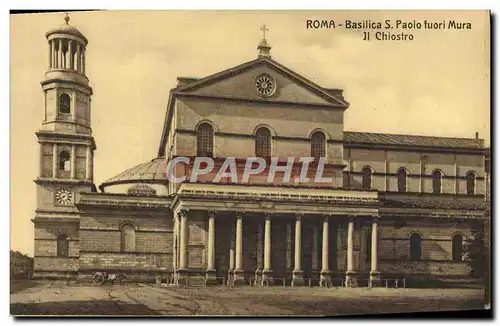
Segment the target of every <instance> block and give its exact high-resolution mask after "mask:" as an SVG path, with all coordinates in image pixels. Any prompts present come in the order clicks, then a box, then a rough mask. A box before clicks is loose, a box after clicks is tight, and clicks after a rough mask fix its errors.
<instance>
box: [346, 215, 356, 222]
mask: <svg viewBox="0 0 500 326" xmlns="http://www.w3.org/2000/svg"><path fill="white" fill-rule="evenodd" d="M356 218H357V216H356V215H348V216H347V219H348V220H349V222H354V220H355V219H356Z"/></svg>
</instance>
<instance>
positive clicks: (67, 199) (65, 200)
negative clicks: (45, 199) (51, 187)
mask: <svg viewBox="0 0 500 326" xmlns="http://www.w3.org/2000/svg"><path fill="white" fill-rule="evenodd" d="M72 202H73V194H72V193H71V192H70V191H69V190H67V189H60V190H58V191H57V192H56V203H57V204H59V205H70V204H71V203H72Z"/></svg>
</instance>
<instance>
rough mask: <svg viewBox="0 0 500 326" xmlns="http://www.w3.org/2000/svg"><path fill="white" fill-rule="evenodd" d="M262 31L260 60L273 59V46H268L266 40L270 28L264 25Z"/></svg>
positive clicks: (259, 48)
mask: <svg viewBox="0 0 500 326" xmlns="http://www.w3.org/2000/svg"><path fill="white" fill-rule="evenodd" d="M260 30H261V31H262V40H261V41H260V43H259V46H258V47H257V49H258V50H259V58H263V57H266V58H270V57H271V53H270V52H271V46H270V45H269V44H267V40H266V32H268V31H269V28H267V26H266V24H264V25H262V26H261V27H260Z"/></svg>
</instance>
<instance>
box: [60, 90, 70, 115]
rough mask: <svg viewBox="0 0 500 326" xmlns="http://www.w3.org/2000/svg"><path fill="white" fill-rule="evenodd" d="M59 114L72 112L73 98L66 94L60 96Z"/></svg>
mask: <svg viewBox="0 0 500 326" xmlns="http://www.w3.org/2000/svg"><path fill="white" fill-rule="evenodd" d="M59 112H60V113H70V112H71V97H70V96H69V95H68V94H66V93H62V94H61V95H59Z"/></svg>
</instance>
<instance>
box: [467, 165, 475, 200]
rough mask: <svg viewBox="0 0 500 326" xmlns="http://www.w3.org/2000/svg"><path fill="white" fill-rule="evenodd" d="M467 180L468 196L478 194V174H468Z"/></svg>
mask: <svg viewBox="0 0 500 326" xmlns="http://www.w3.org/2000/svg"><path fill="white" fill-rule="evenodd" d="M465 178H466V179H467V195H474V194H475V193H476V174H475V173H474V172H472V171H470V172H467V175H466V176H465Z"/></svg>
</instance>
